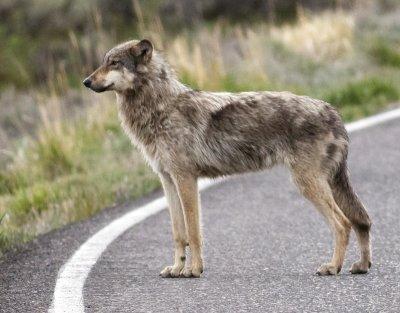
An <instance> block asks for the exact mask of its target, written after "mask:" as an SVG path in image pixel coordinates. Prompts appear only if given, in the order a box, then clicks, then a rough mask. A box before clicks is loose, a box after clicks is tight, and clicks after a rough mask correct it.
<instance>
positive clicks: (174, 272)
mask: <svg viewBox="0 0 400 313" xmlns="http://www.w3.org/2000/svg"><path fill="white" fill-rule="evenodd" d="M182 269H183V265H182V266H175V265H173V266H167V267H166V268H164V269H163V270H162V271H161V273H160V276H161V277H163V278H169V277H171V278H175V277H179V276H180V273H181V271H182Z"/></svg>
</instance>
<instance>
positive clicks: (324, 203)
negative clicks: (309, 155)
mask: <svg viewBox="0 0 400 313" xmlns="http://www.w3.org/2000/svg"><path fill="white" fill-rule="evenodd" d="M293 176H294V179H295V181H296V183H297V185H298V187H299V189H300V191H301V193H302V194H303V195H304V196H305V197H306V198H307V199H308V200H310V201H311V202H312V203H313V204H314V206H315V207H316V208H317V210H318V211H319V212H321V213H322V215H323V216H324V217H325V219H326V221H327V222H328V224H329V226H330V228H331V230H332V232H333V234H334V236H335V248H334V252H333V256H332V260H331V261H330V262H329V263H326V264H323V265H321V266H320V267H319V268H318V270H317V274H318V275H336V274H338V273H339V272H340V270H341V268H342V265H343V261H344V257H345V253H346V248H347V245H348V242H349V236H350V230H351V224H350V221H349V220H348V219H347V218H346V216H345V215H344V214H343V212H342V211H341V210H340V208H339V207H338V205H337V204H336V202H335V200H334V198H333V195H332V191H331V188H330V186H329V184H328V181H327V180H326V178H325V177H324V175H323V174H322V173H318V172H312V171H310V170H299V169H295V168H294V169H293Z"/></svg>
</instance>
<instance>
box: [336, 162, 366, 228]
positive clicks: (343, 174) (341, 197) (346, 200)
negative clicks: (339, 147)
mask: <svg viewBox="0 0 400 313" xmlns="http://www.w3.org/2000/svg"><path fill="white" fill-rule="evenodd" d="M329 184H330V186H331V189H332V192H333V196H334V198H335V201H336V203H337V205H338V206H339V207H340V209H341V210H342V211H343V213H344V215H346V217H347V218H348V219H349V220H350V222H351V223H352V225H353V227H354V229H355V230H356V231H357V232H360V233H368V232H369V230H370V228H371V220H370V218H369V216H368V213H367V211H366V210H365V208H364V205H363V204H362V203H361V201H360V199H359V198H358V197H357V195H356V193H355V192H354V190H353V188H352V186H351V184H350V181H349V176H348V171H347V162H346V159H344V160H343V161H342V163H341V164H340V166H339V168H338V169H337V172H336V174H335V175H334V176H333V178H332V179H331V181H330V182H329Z"/></svg>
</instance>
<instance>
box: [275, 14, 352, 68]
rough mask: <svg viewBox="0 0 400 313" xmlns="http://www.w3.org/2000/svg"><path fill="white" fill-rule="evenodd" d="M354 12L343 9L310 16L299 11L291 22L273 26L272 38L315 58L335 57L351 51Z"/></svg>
mask: <svg viewBox="0 0 400 313" xmlns="http://www.w3.org/2000/svg"><path fill="white" fill-rule="evenodd" d="M354 25H355V22H354V15H352V14H350V13H345V12H343V11H336V12H325V13H323V14H320V15H315V16H312V17H309V16H307V15H306V14H304V13H302V14H300V17H299V21H298V22H297V23H296V24H294V25H286V26H283V27H273V28H272V29H271V35H272V38H274V39H275V40H277V41H280V42H282V43H283V44H285V45H286V46H287V47H289V48H290V49H292V50H293V51H296V52H298V53H302V54H304V55H306V56H308V57H311V58H314V59H315V60H318V61H321V60H335V59H337V58H338V57H340V56H342V55H344V54H346V53H349V52H351V51H352V49H353V47H352V43H353V37H354Z"/></svg>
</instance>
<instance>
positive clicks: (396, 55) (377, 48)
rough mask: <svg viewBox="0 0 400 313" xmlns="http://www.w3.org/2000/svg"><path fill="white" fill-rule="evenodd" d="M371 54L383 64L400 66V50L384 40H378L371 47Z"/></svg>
mask: <svg viewBox="0 0 400 313" xmlns="http://www.w3.org/2000/svg"><path fill="white" fill-rule="evenodd" d="M370 54H371V55H372V57H373V58H374V59H375V60H376V61H377V62H378V63H379V64H381V65H384V66H390V67H400V51H399V50H398V49H395V48H394V47H393V44H389V43H387V42H385V41H383V40H376V41H375V42H374V43H373V44H372V47H371V48H370Z"/></svg>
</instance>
